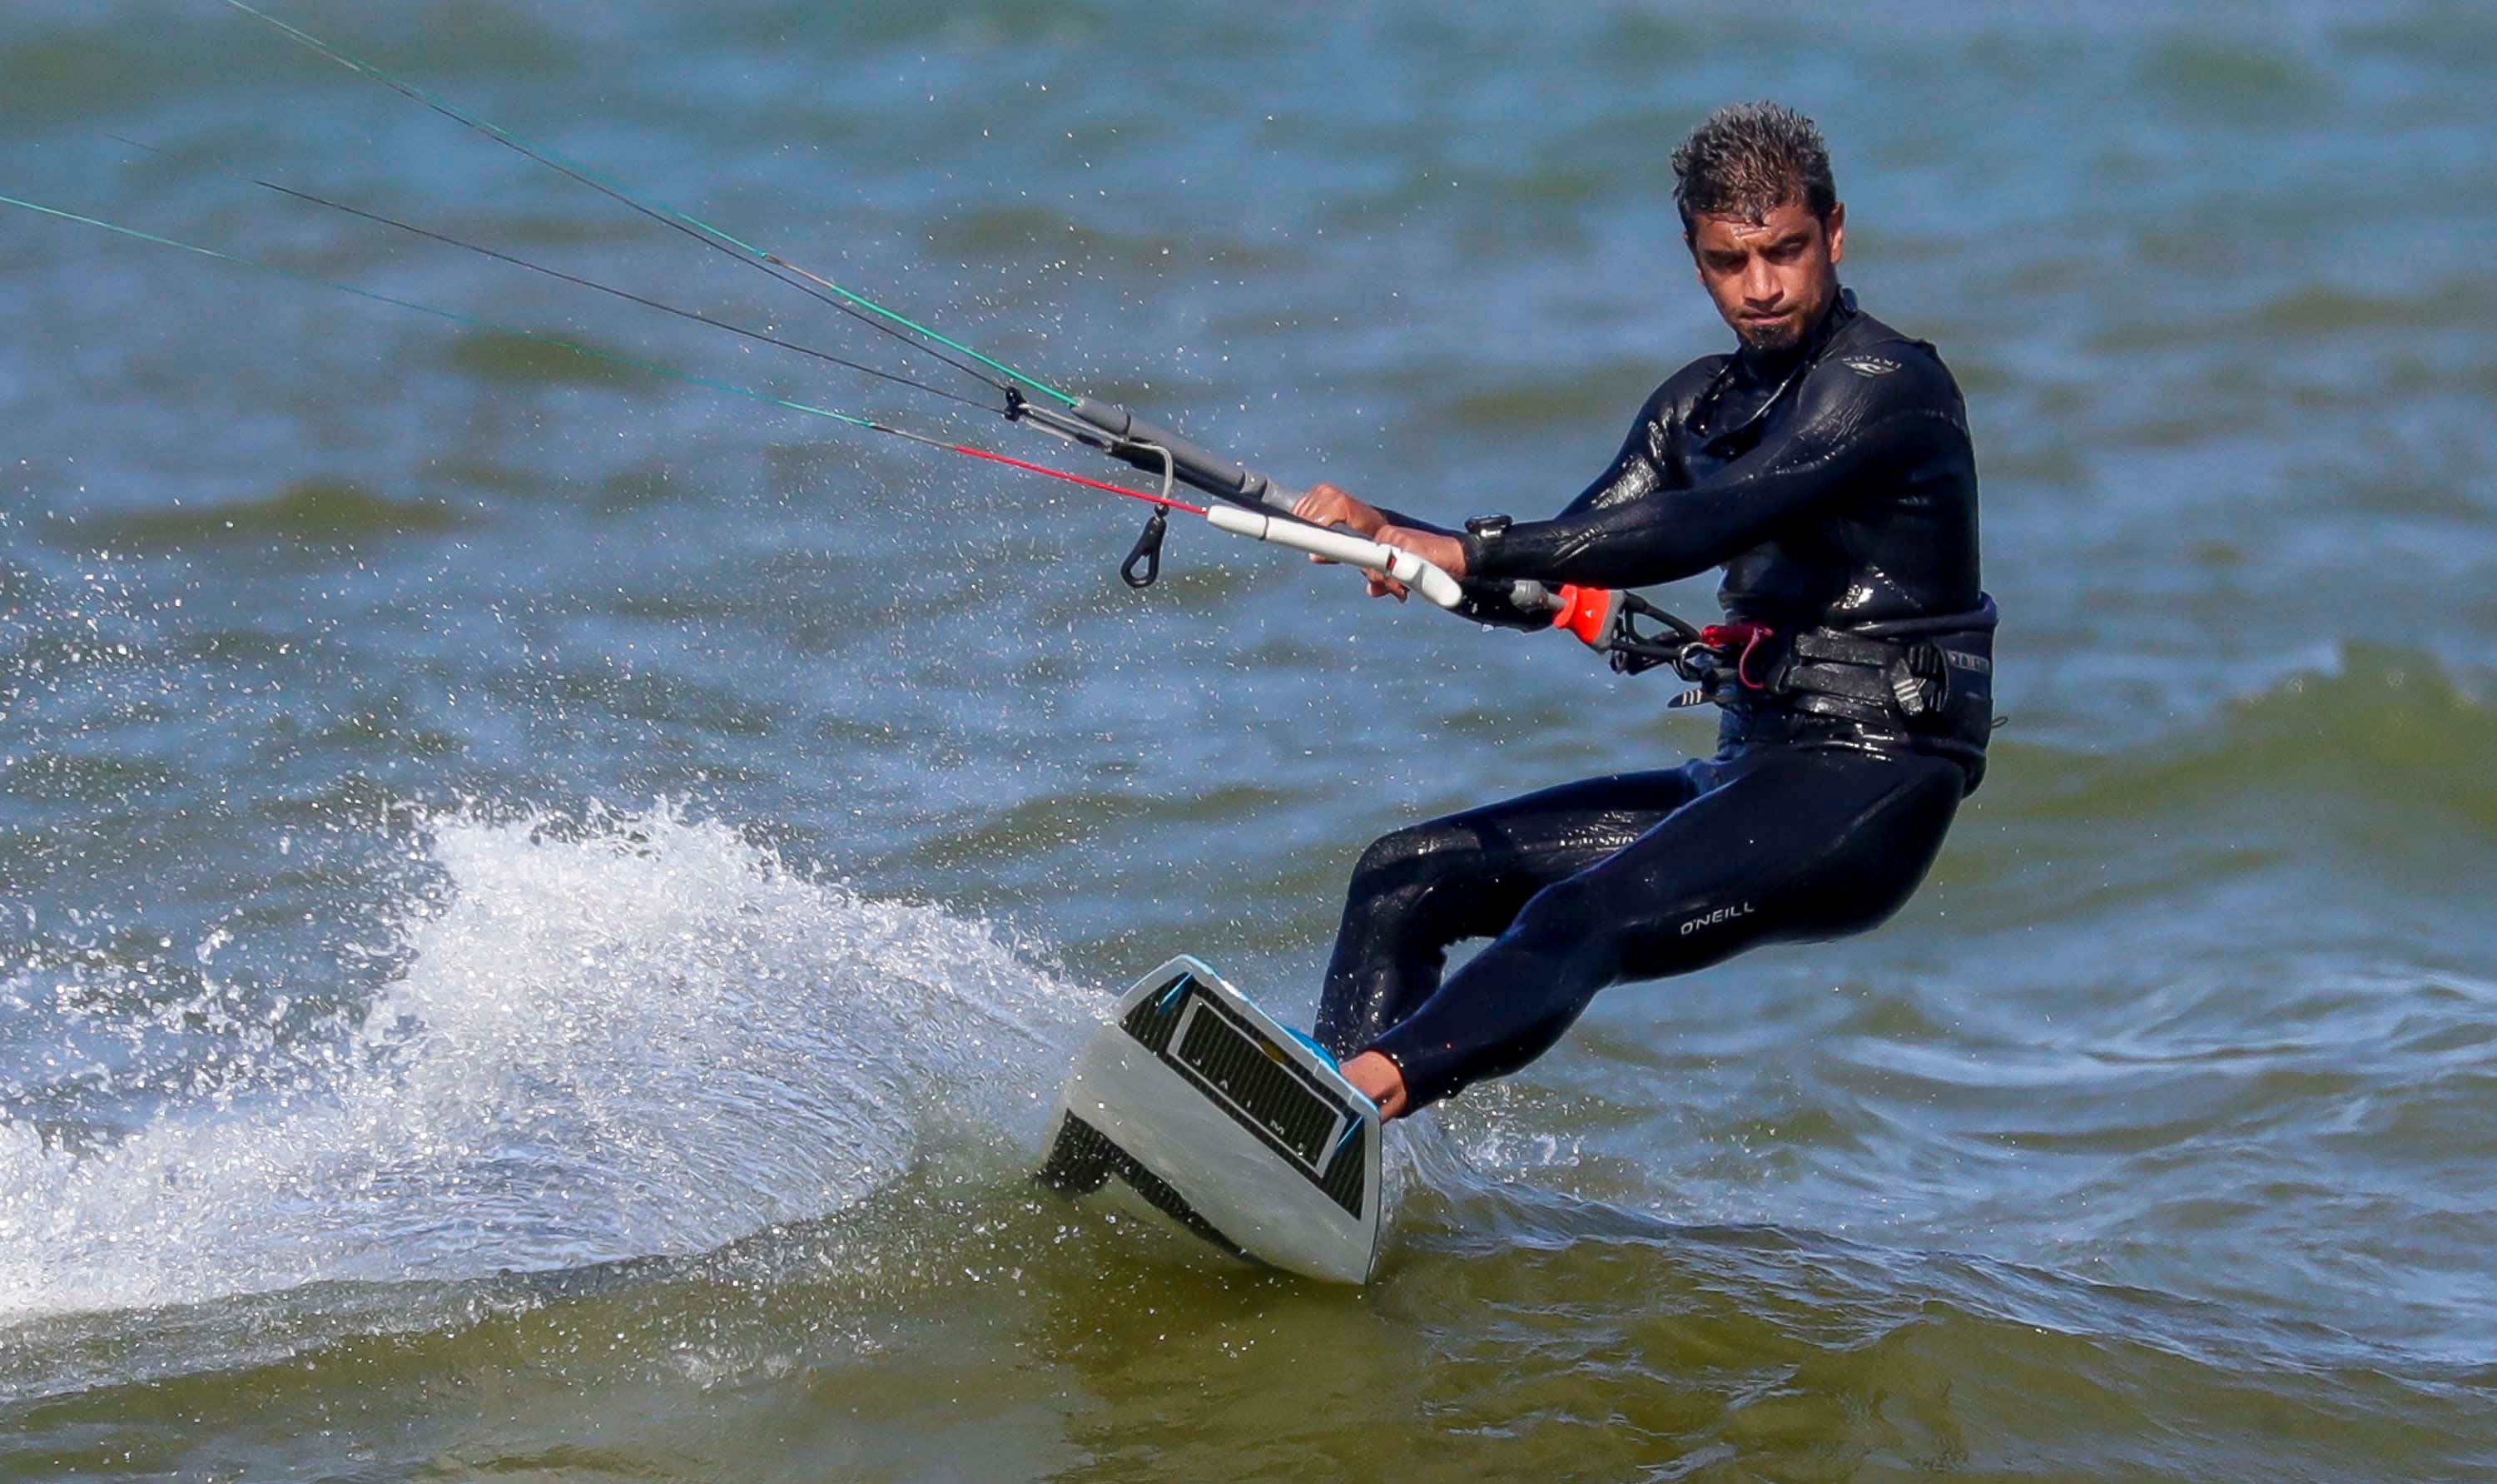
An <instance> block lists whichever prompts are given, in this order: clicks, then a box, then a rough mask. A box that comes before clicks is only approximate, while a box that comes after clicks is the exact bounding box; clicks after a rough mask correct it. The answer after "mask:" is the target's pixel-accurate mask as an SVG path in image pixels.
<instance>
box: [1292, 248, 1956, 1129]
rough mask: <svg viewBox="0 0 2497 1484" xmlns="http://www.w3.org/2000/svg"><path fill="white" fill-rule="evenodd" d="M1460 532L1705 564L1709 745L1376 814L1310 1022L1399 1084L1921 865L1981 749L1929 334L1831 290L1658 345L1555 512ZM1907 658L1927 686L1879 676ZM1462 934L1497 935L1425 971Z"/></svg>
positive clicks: (1503, 561)
mask: <svg viewBox="0 0 2497 1484" xmlns="http://www.w3.org/2000/svg"><path fill="white" fill-rule="evenodd" d="M1396 519H1398V520H1399V521H1400V523H1411V522H1408V521H1404V519H1403V518H1396ZM1465 541H1466V563H1467V568H1468V579H1469V581H1470V583H1474V584H1477V590H1496V589H1497V588H1498V586H1499V585H1500V584H1501V583H1503V582H1511V581H1515V580H1531V581H1535V582H1542V583H1548V584H1560V583H1578V584H1588V585H1591V586H1601V587H1612V588H1627V587H1636V586H1643V585H1647V584H1657V583H1665V582H1671V581H1674V580H1676V579H1679V578H1685V577H1690V576H1691V575H1693V574H1695V573H1699V572H1703V571H1706V570H1708V569H1709V568H1711V567H1715V566H1720V565H1723V567H1724V568H1725V579H1724V583H1723V585H1722V586H1721V587H1720V589H1719V591H1718V598H1719V601H1720V602H1721V603H1722V604H1723V607H1724V610H1725V613H1726V616H1727V619H1728V621H1729V624H1738V625H1743V627H1742V628H1741V629H1740V630H1738V631H1737V632H1738V633H1739V634H1741V635H1742V636H1743V651H1744V652H1743V653H1742V654H1741V655H1740V657H1739V658H1736V659H1734V660H1733V662H1732V665H1731V667H1730V669H1729V671H1728V673H1727V675H1726V676H1725V677H1724V678H1723V683H1722V684H1720V685H1718V686H1717V687H1716V688H1715V690H1714V691H1713V692H1712V694H1711V696H1710V699H1713V700H1716V701H1717V702H1718V703H1719V704H1720V705H1722V706H1723V708H1724V712H1723V722H1722V725H1721V728H1720V733H1719V751H1718V753H1717V755H1716V756H1715V757H1713V758H1709V759H1704V760H1700V761H1695V762H1691V763H1688V764H1685V765H1684V766H1682V767H1680V768H1675V769H1669V770H1666V771H1662V772H1656V773H1635V774H1619V775H1616V776H1612V777H1605V778H1591V779H1588V780H1585V781H1583V782H1578V783H1569V784H1564V785H1562V786H1561V787H1558V788H1552V789H1546V790H1544V791H1542V792H1540V793H1535V794H1529V795H1527V796H1526V797H1524V798H1520V799H1513V800H1509V801H1507V802H1505V803H1501V804H1495V805H1488V806H1486V807H1483V808H1478V809H1471V810H1468V811H1467V812H1465V813H1461V814H1455V815H1451V816H1449V817H1447V818H1444V819H1438V820H1433V821H1431V822H1429V823H1427V824H1422V825H1417V826H1414V827H1411V828H1409V829H1405V830H1399V831H1397V832H1395V833H1394V834H1391V835H1389V836H1387V837H1384V838H1382V839H1380V840H1378V841H1377V842H1375V844H1373V845H1372V846H1371V847H1370V848H1369V849H1368V850H1367V851H1366V852H1364V853H1363V855H1362V857H1361V860H1360V862H1359V864H1358V865H1357V866H1356V867H1355V868H1354V869H1353V876H1352V884H1351V888H1350V891H1349V893H1348V894H1347V900H1346V901H1345V904H1344V914H1343V927H1342V929H1341V930H1340V931H1339V933H1338V935H1337V938H1336V945H1335V953H1334V957H1333V960H1332V961H1331V963H1329V965H1328V968H1327V978H1326V987H1325V992H1324V995H1323V998H1322V1000H1321V1002H1320V1006H1319V1012H1318V1022H1317V1038H1318V1040H1319V1041H1320V1042H1321V1043H1323V1044H1324V1045H1325V1046H1326V1047H1327V1048H1328V1049H1329V1050H1330V1051H1332V1052H1334V1053H1335V1054H1337V1055H1338V1056H1342V1057H1349V1056H1352V1055H1354V1054H1356V1053H1359V1052H1362V1051H1367V1050H1375V1051H1377V1052H1380V1053H1382V1054H1384V1055H1385V1056H1386V1057H1388V1058H1390V1059H1392V1060H1393V1061H1395V1062H1396V1063H1397V1065H1398V1067H1399V1068H1400V1069H1401V1070H1402V1071H1403V1073H1404V1077H1405V1084H1406V1089H1407V1095H1408V1097H1409V1098H1410V1100H1411V1104H1412V1106H1415V1107H1419V1106H1421V1105H1423V1104H1425V1103H1429V1102H1432V1101H1435V1100H1437V1099H1438V1098H1442V1097H1445V1096H1447V1095H1448V1094H1450V1093H1452V1092H1454V1091H1456V1090H1457V1089H1460V1088H1463V1087H1464V1086H1466V1085H1467V1084H1469V1083H1471V1082H1473V1081H1476V1080H1478V1079H1480V1078H1484V1077H1492V1076H1499V1075H1501V1074H1504V1073H1507V1072H1511V1071H1514V1070H1516V1069H1517V1068H1519V1067H1521V1066H1523V1065H1525V1064H1526V1063H1527V1062H1529V1061H1531V1060H1533V1058H1535V1057H1537V1056H1540V1055H1541V1054H1542V1053H1543V1052H1544V1051H1546V1050H1548V1049H1549V1048H1550V1047H1551V1046H1552V1045H1553V1043H1554V1042H1556V1041H1558V1040H1559V1039H1560V1037H1561V1035H1562V1033H1563V1032H1564V1031H1565V1030H1566V1029H1567V1028H1568V1026H1569V1025H1570V1023H1571V1022H1572V1021H1574V1020H1576V1019H1577V1017H1578V1015H1579V1013H1580V1012H1581V1011H1582V1010H1584V1009H1585V1008H1586V1006H1587V1003H1588V1001H1589V1000H1591V999H1592V998H1593V997H1594V996H1595V995H1596V992H1597V991H1599V990H1601V989H1603V988H1605V987H1606V986H1608V985H1611V984H1615V983H1619V982H1621V981H1624V980H1632V979H1653V978H1659V977H1661V976H1664V975H1668V974H1677V973H1684V972H1687V971H1689V970H1691V969H1696V968H1702V967H1705V966H1707V965H1709V964H1711V963H1718V962H1720V961H1722V960H1723V959H1725V958H1727V957H1729V956H1731V955H1733V954H1735V953H1738V952H1740V951H1741V950H1743V949H1746V948H1749V947H1752V946H1754V945H1755V944H1760V943H1769V942H1782V941H1797V940H1811V939H1821V938H1831V937H1837V936H1841V935H1844V934H1847V933H1851V932H1858V931H1864V930H1866V929H1868V928H1871V927H1874V926H1876V925H1877V924H1879V923H1881V921H1883V920H1884V919H1886V918H1887V917H1889V915H1890V914H1891V913H1893V912H1895V911H1896V910H1898V908H1899V907H1900V905H1901V904H1903V903H1904V902H1905V901H1906V900H1907V899H1908V898H1909V896H1910V895H1911V894H1912V893H1913V892H1914V890H1915V888H1916V886H1917V884H1918V883H1919V882H1920V881H1921V880H1922V879H1923V877H1924V873H1925V870H1926V868H1928V867H1929V866H1930V865H1931V864H1932V863H1933V859H1934V856H1935V854H1936V852H1937V851H1939V850H1940V848H1941V846H1942V840H1943V836H1944V832H1945V831H1946V830H1947V829H1948V828H1949V825H1950V822H1951V818H1952V816H1953V814H1954V813H1955V812H1956V811H1957V809H1958V806H1959V802H1960V799H1961V798H1962V796H1963V795H1964V794H1965V793H1967V792H1968V791H1970V790H1973V789H1974V788H1975V786H1976V783H1977V779H1978V778H1979V776H1981V772H1982V768H1983V763H1984V746H1985V740H1986V734H1987V732H1988V731H1989V730H1990V726H1991V719H1990V714H1989V713H1990V710H1991V699H1992V698H1991V676H1992V628H1993V609H1992V604H1991V602H1990V601H1988V600H1987V599H1986V598H1985V597H1984V595H1983V593H1982V592H1981V591H1980V589H1979V586H1978V581H1977V576H1978V574H1977V508H1976V466H1975V458H1974V455H1973V454H1972V452H1971V449H1970V446H1969V435H1968V420H1967V412H1966V408H1965V404H1964V403H1963V401H1962V398H1961V396H1960V392H1959V388H1958V386H1957V384H1956V383H1954V382H1953V381H1952V379H1951V375H1950V372H1949V371H1948V370H1947V369H1946V368H1945V367H1944V364H1943V363H1942V360H1941V358H1940V357H1939V356H1938V355H1936V354H1935V352H1934V349H1933V347H1932V346H1930V345H1927V344H1925V343H1923V342H1922V341H1916V340H1911V339H1909V338H1907V337H1906V336H1904V335H1901V334H1900V333H1899V332H1896V331H1894V330H1891V329H1890V328H1889V327H1887V326H1885V325H1883V324H1882V323H1881V322H1880V321H1879V320H1876V319H1874V318H1873V317H1872V316H1870V315H1867V314H1864V313H1862V312H1860V311H1859V310H1857V308H1856V307H1855V301H1854V298H1853V296H1852V295H1850V294H1847V293H1844V292H1842V293H1841V294H1840V295H1839V296H1838V297H1837V299H1836V300H1835V301H1834V302H1833V303H1832V304H1831V306H1830V310H1829V312H1828V314H1827V315H1826V316H1825V317H1824V318H1823V319H1822V320H1821V322H1820V323H1819V324H1818V325H1817V326H1816V327H1815V328H1814V329H1813V331H1812V332H1810V333H1808V334H1807V335H1805V336H1804V338H1803V340H1802V341H1801V342H1800V343H1799V344H1798V345H1796V346H1795V347H1793V348H1792V349H1791V350H1789V351H1787V352H1786V353H1784V354H1781V355H1775V356H1754V354H1752V353H1750V352H1748V351H1746V352H1741V353H1738V354H1735V355H1730V356H1710V357H1705V358H1703V359H1701V360H1699V361H1695V362H1693V363H1691V364H1690V365H1688V366H1686V367H1684V368H1683V369H1682V370H1681V371H1679V372H1677V373H1676V374H1675V375H1674V376H1673V377H1672V378H1671V379H1670V380H1668V381H1666V382H1665V383H1664V385H1663V386H1661V387H1659V388H1658V389H1657V391H1656V394H1655V395H1653V396H1651V397H1649V398H1648V400H1647V403H1646V405H1645V406H1643V407H1642V408H1640V410H1639V416H1638V421H1637V423H1636V424H1635V425H1634V426H1632V427H1631V429H1630V433H1629V437H1628V440H1627V441H1626V442H1625V443H1624V444H1623V445H1622V450H1621V453H1620V454H1619V455H1618V456H1617V457H1616V458H1614V460H1613V462H1612V465H1611V467H1609V468H1608V469H1606V470H1605V472H1604V474H1603V476H1602V477H1601V478H1599V479H1597V480H1596V482H1595V483H1594V484H1593V485H1591V486H1589V487H1588V489H1586V491H1585V492H1584V493H1582V494H1580V495H1579V496H1578V498H1577V499H1576V500H1575V501H1573V502H1572V503H1571V504H1570V505H1569V506H1568V507H1567V508H1566V509H1565V510H1564V511H1563V512H1562V513H1561V514H1560V515H1559V516H1558V517H1556V518H1554V519H1552V520H1549V521H1531V522H1530V521H1519V522H1516V523H1514V524H1511V525H1509V526H1507V527H1506V529H1505V530H1501V531H1498V532H1497V533H1470V534H1468V535H1467V536H1466V538H1465ZM1498 606H1499V605H1498V603H1497V600H1493V601H1491V602H1490V603H1489V604H1488V605H1487V608H1489V609H1497V608H1498ZM1482 616H1485V617H1490V618H1495V619H1497V618H1498V617H1500V616H1501V615H1500V614H1498V613H1497V612H1490V611H1486V612H1485V613H1484V614H1483V615H1482ZM1546 621H1548V619H1547V620H1546ZM1912 653H1913V654H1914V655H1915V656H1916V657H1917V662H1916V663H1915V664H1914V665H1910V663H1909V658H1910V656H1911V654H1912ZM1912 672H1913V673H1912ZM1931 672H1939V673H1940V676H1941V679H1939V680H1933V679H1932V678H1931V674H1930V673H1931ZM1920 676H1922V677H1924V678H1925V681H1924V682H1929V683H1930V685H1931V689H1930V690H1929V691H1928V692H1927V694H1926V695H1925V697H1924V699H1925V700H1927V701H1934V700H1937V699H1938V698H1939V697H1940V696H1941V695H1942V694H1943V693H1944V692H1945V691H1947V693H1948V700H1947V704H1940V705H1932V706H1926V707H1924V708H1922V709H1921V710H1916V711H1912V710H1910V708H1909V707H1908V706H1907V704H1906V703H1907V702H1908V701H1909V700H1912V699H1914V698H1913V697H1912V696H1911V695H1910V694H1909V692H1908V691H1902V692H1901V697H1900V702H1899V704H1890V703H1889V697H1888V692H1889V691H1890V689H1892V688H1893V686H1894V683H1905V684H1906V685H1907V686H1908V687H1909V690H1911V691H1912V689H1913V687H1914V685H1915V684H1917V683H1920V681H1919V679H1918V677H1920ZM1816 677H1817V678H1818V679H1816ZM1903 678H1904V680H1903ZM1472 937H1491V938H1493V939H1494V941H1493V942H1492V943H1491V944H1490V945H1489V946H1488V947H1486V948H1485V949H1484V950H1483V951H1482V952H1481V953H1480V954H1479V955H1477V956H1476V957H1475V958H1474V959H1473V960H1472V961H1471V962H1470V963H1467V964H1466V965H1465V967H1464V968H1462V969H1461V970H1459V971H1458V972H1457V973H1456V974H1454V975H1451V976H1449V977H1448V978H1447V980H1446V982H1445V983H1444V984H1443V983H1441V982H1440V975H1441V971H1442V969H1443V968H1444V967H1445V963H1446V950H1447V948H1448V946H1449V945H1450V944H1452V943H1455V942H1457V941H1459V940H1461V939H1465V938H1472Z"/></svg>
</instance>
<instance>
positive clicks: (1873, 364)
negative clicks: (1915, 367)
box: [1839, 356, 1899, 376]
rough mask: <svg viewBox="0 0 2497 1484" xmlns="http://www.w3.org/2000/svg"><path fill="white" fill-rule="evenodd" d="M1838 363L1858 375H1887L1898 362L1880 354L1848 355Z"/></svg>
mask: <svg viewBox="0 0 2497 1484" xmlns="http://www.w3.org/2000/svg"><path fill="white" fill-rule="evenodd" d="M1839 364H1841V365H1843V366H1845V367H1847V368H1848V369H1849V370H1850V371H1853V372H1854V373H1855V374H1856V375H1858V376H1887V375H1889V374H1890V373H1891V372H1892V371H1895V370H1897V369H1898V368H1899V363H1897V362H1895V361H1891V360H1888V359H1886V358H1884V357H1881V356H1849V357H1848V358H1847V359H1846V360H1844V361H1842V362H1840V363H1839Z"/></svg>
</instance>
